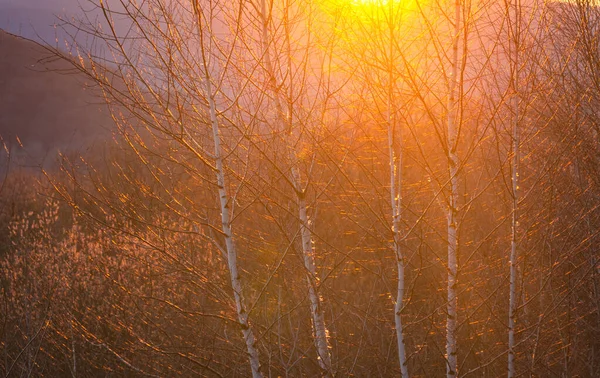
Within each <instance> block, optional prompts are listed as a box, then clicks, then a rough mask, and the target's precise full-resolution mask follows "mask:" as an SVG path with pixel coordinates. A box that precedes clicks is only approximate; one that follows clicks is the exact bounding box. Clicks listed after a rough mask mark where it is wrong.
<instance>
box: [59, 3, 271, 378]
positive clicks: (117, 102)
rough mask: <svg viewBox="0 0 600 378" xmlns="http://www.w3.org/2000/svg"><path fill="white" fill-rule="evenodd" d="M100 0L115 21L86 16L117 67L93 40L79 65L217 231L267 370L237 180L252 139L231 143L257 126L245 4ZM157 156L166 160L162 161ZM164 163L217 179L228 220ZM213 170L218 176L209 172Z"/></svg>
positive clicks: (147, 158) (250, 353) (170, 201)
mask: <svg viewBox="0 0 600 378" xmlns="http://www.w3.org/2000/svg"><path fill="white" fill-rule="evenodd" d="M96 5H97V6H98V7H99V8H100V10H101V12H102V14H103V15H104V20H103V21H104V22H105V28H107V29H108V30H104V29H102V27H101V26H99V25H96V24H94V23H93V22H92V21H90V20H88V21H87V22H85V21H84V22H82V23H81V24H79V25H77V26H78V28H79V31H80V32H83V33H88V34H89V35H90V36H91V37H93V38H97V39H99V40H101V41H102V42H103V43H104V44H105V45H106V46H107V49H108V54H110V55H112V58H111V61H112V62H113V64H115V65H116V67H114V68H113V67H110V68H107V67H106V66H105V65H104V64H105V61H104V60H103V59H105V58H106V57H98V56H97V55H95V54H94V52H92V51H85V50H80V55H79V56H78V57H76V58H78V61H74V65H75V67H76V68H77V69H79V70H81V71H82V72H83V73H85V74H87V75H88V76H89V77H90V78H92V79H93V80H94V81H95V83H96V84H98V85H99V86H100V88H101V89H102V91H103V93H104V97H105V99H106V101H107V102H108V103H109V104H110V105H111V110H112V112H113V118H114V119H115V121H116V122H117V123H118V124H119V126H120V127H121V129H120V131H121V134H122V136H123V137H124V139H125V140H126V142H127V144H128V145H129V146H130V147H131V148H132V150H133V151H134V154H135V155H137V156H138V157H139V159H140V161H141V162H142V163H143V164H144V166H145V167H146V168H147V169H148V170H149V172H150V174H151V177H153V180H155V181H156V182H157V184H158V185H159V186H160V187H162V191H163V194H165V195H166V204H167V207H168V208H170V209H171V210H172V211H174V212H175V214H179V216H181V217H183V218H184V219H186V218H188V219H195V222H197V223H196V225H197V228H198V229H200V228H202V229H204V230H205V232H206V233H207V235H213V236H208V238H207V239H208V241H209V242H210V243H212V244H213V245H214V246H215V247H216V248H218V249H220V250H221V251H222V257H223V258H224V260H225V261H226V263H227V268H228V269H227V271H228V274H229V279H230V285H231V286H230V287H231V289H232V291H233V300H234V304H235V311H236V315H237V322H238V324H239V331H240V333H241V335H242V337H243V340H244V344H245V349H246V354H247V359H248V362H249V365H250V370H251V372H252V376H253V377H262V372H261V363H260V357H259V350H258V345H257V338H256V334H255V330H254V327H253V326H252V323H251V322H250V320H249V312H248V308H247V301H248V299H247V297H246V294H245V283H244V277H243V273H242V271H241V268H240V266H239V262H238V261H239V246H238V245H237V242H236V240H235V239H236V236H235V233H234V219H235V215H234V211H235V205H236V203H237V201H238V198H239V197H238V196H237V194H238V193H239V191H240V187H241V186H242V185H243V183H244V180H243V179H242V180H240V181H238V182H237V184H235V185H232V184H231V183H230V182H228V181H229V179H228V177H230V175H231V171H232V170H233V165H234V164H231V163H229V164H228V161H227V157H228V156H229V161H232V160H234V156H235V155H232V153H231V150H235V149H236V148H239V149H242V147H241V146H240V145H239V143H240V142H239V140H240V139H238V142H234V143H238V144H237V145H235V144H234V145H229V146H228V147H229V148H230V152H228V153H226V152H225V150H224V144H225V143H228V142H230V141H231V140H232V139H233V140H235V139H236V138H235V137H233V138H232V136H233V135H234V134H236V133H237V132H240V133H242V134H243V133H244V132H245V130H246V128H247V126H246V125H245V123H244V121H243V120H242V118H241V117H240V113H239V112H237V110H238V109H237V108H236V104H237V103H236V101H237V99H238V98H239V97H240V96H241V94H242V93H243V90H244V87H245V85H244V84H243V83H242V84H240V83H239V82H238V83H236V85H232V83H233V81H232V80H233V77H234V76H235V75H234V74H233V72H237V71H236V70H238V69H240V67H239V66H237V63H239V62H238V61H235V59H234V54H235V53H236V51H238V50H239V47H238V43H239V35H238V34H239V28H240V25H239V24H236V21H237V20H239V18H240V17H241V16H240V13H239V12H241V9H242V7H241V5H240V4H239V3H238V4H224V3H222V2H218V1H198V0H194V1H191V2H190V3H187V2H179V1H176V2H169V1H162V0H158V1H151V2H146V3H141V4H138V3H136V2H131V1H123V2H121V3H120V4H119V8H118V9H117V10H115V9H113V8H112V7H111V6H110V5H109V4H108V3H106V2H104V1H102V0H101V1H100V2H99V3H97V4H96ZM117 18H119V19H123V18H125V19H126V21H127V22H128V23H129V24H130V25H131V28H130V29H129V31H128V32H127V33H126V34H124V35H122V34H119V33H118V32H117V30H116V28H115V26H114V25H115V24H114V23H115V19H117ZM79 48H80V49H82V47H81V46H80V47H79ZM67 59H72V58H71V57H67ZM234 65H235V66H234ZM238 78H239V77H237V76H236V79H235V80H237V79H238ZM246 80H250V79H249V78H246ZM224 129H227V130H226V131H225V130H224ZM238 138H239V137H238ZM153 141H159V142H160V144H162V145H163V147H161V148H164V146H165V145H166V146H167V147H166V148H167V150H166V152H165V151H164V150H159V149H153V147H154V146H153V145H152V142H153ZM161 141H162V142H161ZM211 143H212V148H209V145H210V144H211ZM227 154H228V155H227ZM156 156H159V157H160V158H159V160H162V161H163V162H162V163H159V164H154V163H152V157H156ZM242 161H243V160H242ZM164 164H174V166H175V167H177V166H178V167H179V168H181V169H182V172H185V174H186V175H188V176H189V177H191V178H192V179H193V181H194V180H197V181H196V182H197V183H201V182H208V183H210V184H209V185H212V187H213V188H214V192H213V193H214V195H215V197H216V200H217V202H218V209H219V218H220V220H219V222H218V224H219V225H218V226H216V225H215V226H213V225H212V224H211V222H210V220H208V221H207V220H206V218H205V217H204V216H202V213H201V212H202V210H201V209H200V211H201V212H200V213H197V212H196V210H195V209H194V208H195V207H196V205H197V204H195V203H194V201H192V202H189V201H188V200H187V199H185V197H184V198H180V197H179V194H178V192H179V190H178V189H170V188H173V186H172V185H171V184H172V183H169V182H161V176H162V175H163V174H164V173H165V171H164V168H162V167H161V166H162V165H164ZM242 164H243V163H242ZM208 173H209V174H210V175H213V179H210V178H209V176H206V175H205V174H208ZM213 180H214V181H213ZM133 211H134V214H135V210H133ZM203 232H204V231H203ZM221 243H222V244H221Z"/></svg>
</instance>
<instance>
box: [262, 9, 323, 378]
mask: <svg viewBox="0 0 600 378" xmlns="http://www.w3.org/2000/svg"><path fill="white" fill-rule="evenodd" d="M261 5H262V9H261V12H262V21H263V36H262V37H263V48H264V59H265V66H266V69H267V71H268V72H267V74H268V75H269V76H270V78H269V81H270V83H271V86H272V91H273V94H274V98H275V107H276V112H277V117H278V118H279V121H280V123H281V126H282V130H281V131H282V132H283V131H288V132H291V130H292V127H291V126H292V125H290V124H289V123H290V121H289V117H287V116H286V115H284V114H283V107H282V105H281V103H282V101H281V98H280V93H279V89H278V88H279V83H278V82H277V77H276V76H275V71H274V68H273V64H272V62H271V55H270V52H269V26H268V17H267V7H266V1H265V0H262V1H261ZM283 143H284V144H285V146H286V149H287V153H288V156H289V157H290V161H291V182H292V184H293V186H294V187H293V189H294V192H295V195H296V202H297V204H298V217H299V221H300V222H299V223H300V236H301V243H302V253H303V256H304V268H305V271H306V280H307V284H308V299H309V301H310V312H311V321H312V329H313V337H314V343H315V347H316V349H317V359H318V363H319V367H320V368H321V370H322V371H323V374H324V375H325V376H326V377H331V376H333V370H332V365H331V354H330V352H329V349H330V348H329V340H328V331H327V327H326V325H325V314H324V311H323V306H322V300H321V296H320V295H319V280H318V276H317V267H316V263H315V250H314V247H313V239H312V232H311V225H310V222H309V220H308V211H307V210H308V209H307V205H306V199H305V197H304V196H305V191H304V188H303V187H302V178H301V176H300V168H299V163H298V155H297V153H296V151H295V149H294V148H293V147H292V146H291V145H290V143H289V141H287V140H283Z"/></svg>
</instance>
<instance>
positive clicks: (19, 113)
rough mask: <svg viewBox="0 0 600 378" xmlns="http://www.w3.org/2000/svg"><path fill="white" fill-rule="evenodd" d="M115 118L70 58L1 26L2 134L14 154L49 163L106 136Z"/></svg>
mask: <svg viewBox="0 0 600 378" xmlns="http://www.w3.org/2000/svg"><path fill="white" fill-rule="evenodd" d="M111 124H112V120H111V118H110V114H109V112H108V110H107V108H106V106H105V105H104V103H103V99H102V98H101V96H99V91H98V90H96V89H95V88H94V87H93V86H91V85H90V81H89V80H86V78H85V76H84V75H83V74H81V73H79V72H77V71H75V70H74V69H73V67H72V65H71V64H70V63H69V62H67V61H64V60H61V59H58V58H56V57H55V56H54V55H53V53H52V51H50V50H48V49H46V48H45V47H43V46H42V45H39V44H38V43H36V42H33V41H31V40H27V39H24V38H21V37H18V36H15V35H13V34H10V33H7V32H4V31H1V30H0V135H1V136H2V139H3V140H4V142H5V143H6V144H7V146H8V147H9V149H10V150H11V151H12V158H13V159H14V158H15V157H17V158H18V160H19V162H20V163H22V164H28V165H38V164H40V163H41V162H42V161H43V162H44V164H47V163H48V161H49V160H54V157H55V153H56V151H58V150H61V151H64V152H72V151H80V150H82V149H85V148H86V147H88V146H90V145H91V143H92V142H93V141H94V140H96V139H98V138H100V139H104V138H106V137H107V136H108V130H109V129H110V127H111ZM20 145H21V146H20Z"/></svg>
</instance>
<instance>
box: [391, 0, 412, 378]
mask: <svg viewBox="0 0 600 378" xmlns="http://www.w3.org/2000/svg"><path fill="white" fill-rule="evenodd" d="M392 6H393V2H391V5H390V7H392ZM390 14H393V9H391V10H390ZM392 28H393V26H390V57H392V56H393V55H394V54H393V42H394V35H393V29H392ZM392 64H393V62H392V61H390V65H389V66H390V67H389V70H388V80H389V83H388V104H387V105H388V110H387V124H388V151H389V155H390V204H391V207H392V236H393V245H392V248H393V252H394V256H395V257H396V269H397V273H398V286H397V292H396V303H395V304H394V323H395V325H396V342H397V344H398V362H399V363H400V373H401V375H402V377H403V378H408V377H409V375H408V365H407V361H406V346H405V344H404V333H403V326H402V309H403V307H404V285H405V282H404V265H405V261H404V255H403V253H402V247H401V246H400V237H401V235H400V219H401V217H402V213H401V205H402V148H401V147H400V150H399V152H398V157H396V151H395V149H394V139H395V138H398V140H399V141H400V143H402V135H401V133H400V132H399V133H398V135H394V131H395V126H396V125H395V120H394V117H393V115H392V101H393V93H392V92H393V70H392Z"/></svg>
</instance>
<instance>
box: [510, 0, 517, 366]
mask: <svg viewBox="0 0 600 378" xmlns="http://www.w3.org/2000/svg"><path fill="white" fill-rule="evenodd" d="M510 11H511V10H509V30H510V33H509V54H510V59H511V72H510V74H511V86H512V89H513V93H512V98H511V108H512V116H513V119H512V126H513V128H512V158H513V159H512V160H513V161H512V172H511V175H512V219H511V226H512V232H511V241H510V261H509V265H510V289H509V291H510V293H509V302H508V377H509V378H512V377H514V376H515V351H514V348H515V316H516V310H517V236H518V231H519V230H518V227H519V213H518V210H519V209H518V206H519V193H518V190H519V160H520V156H519V152H520V151H519V44H518V38H519V33H518V27H519V4H518V0H514V4H513V9H512V11H513V12H514V17H513V19H512V20H511V17H510ZM511 49H512V51H510V50H511Z"/></svg>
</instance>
